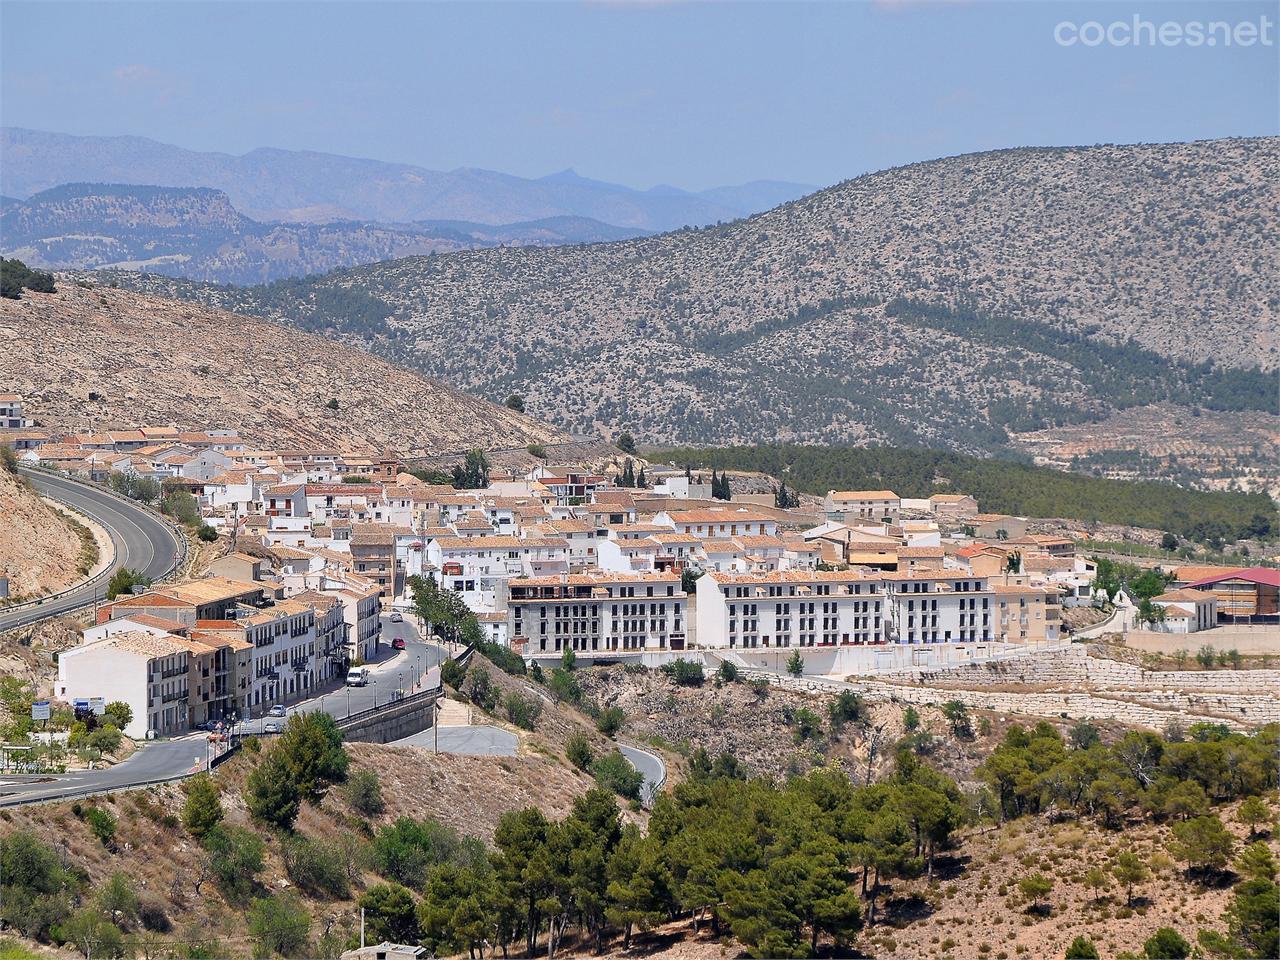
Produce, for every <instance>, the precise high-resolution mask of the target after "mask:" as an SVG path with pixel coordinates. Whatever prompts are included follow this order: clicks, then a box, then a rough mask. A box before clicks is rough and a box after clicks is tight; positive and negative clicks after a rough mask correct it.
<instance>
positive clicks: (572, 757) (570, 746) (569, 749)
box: [564, 733, 594, 770]
mask: <svg viewBox="0 0 1280 960" xmlns="http://www.w3.org/2000/svg"><path fill="white" fill-rule="evenodd" d="M564 755H565V757H567V758H568V760H569V762H570V763H572V764H573V765H574V766H575V767H577V768H578V769H579V770H587V769H590V767H591V761H592V760H593V759H594V754H593V753H592V752H591V744H590V743H589V742H588V740H587V738H586V735H585V734H582V733H575V734H573V735H572V736H570V737H569V740H568V742H567V743H566V744H565V750H564Z"/></svg>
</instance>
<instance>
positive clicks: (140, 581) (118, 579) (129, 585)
mask: <svg viewBox="0 0 1280 960" xmlns="http://www.w3.org/2000/svg"><path fill="white" fill-rule="evenodd" d="M149 586H151V580H150V579H149V578H147V577H144V576H143V575H142V574H141V573H139V572H138V571H137V570H131V569H130V568H128V567H121V568H120V569H119V570H117V571H116V572H115V573H113V574H112V575H111V579H110V580H108V581H107V599H108V600H114V599H115V598H116V597H118V596H121V595H122V594H127V593H130V592H131V591H132V590H133V588H134V587H149Z"/></svg>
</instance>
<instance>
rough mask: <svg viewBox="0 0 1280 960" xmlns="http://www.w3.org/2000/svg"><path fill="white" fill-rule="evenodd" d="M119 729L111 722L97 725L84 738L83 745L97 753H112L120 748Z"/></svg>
mask: <svg viewBox="0 0 1280 960" xmlns="http://www.w3.org/2000/svg"><path fill="white" fill-rule="evenodd" d="M121 740H122V738H121V736H120V730H119V729H118V728H117V727H116V725H115V724H113V723H107V724H104V725H102V726H101V727H98V728H97V729H96V730H94V731H93V732H92V733H90V734H89V735H88V736H87V737H85V739H84V745H85V746H86V747H88V748H89V749H90V750H97V751H98V752H99V753H107V754H114V753H115V752H116V751H117V750H119V749H120V743H121Z"/></svg>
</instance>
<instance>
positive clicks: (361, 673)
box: [347, 667, 369, 687]
mask: <svg viewBox="0 0 1280 960" xmlns="http://www.w3.org/2000/svg"><path fill="white" fill-rule="evenodd" d="M368 682H369V668H368V667H352V668H351V669H350V670H348V671H347V686H348V687H363V686H364V685H365V684H367V683H368Z"/></svg>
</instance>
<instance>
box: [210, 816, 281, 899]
mask: <svg viewBox="0 0 1280 960" xmlns="http://www.w3.org/2000/svg"><path fill="white" fill-rule="evenodd" d="M204 849H205V851H206V852H207V853H208V855H209V872H210V873H211V874H212V875H213V878H214V879H215V880H216V881H217V883H218V887H219V889H221V890H222V893H223V896H225V897H226V898H227V899H228V900H230V901H232V902H233V903H244V902H245V901H247V900H248V899H249V895H250V894H251V893H252V892H253V888H254V884H255V883H256V878H257V876H258V874H259V873H260V872H261V871H262V858H263V854H264V852H265V851H266V847H265V845H264V844H263V842H262V838H261V837H259V836H258V835H257V834H256V833H254V832H253V831H252V830H246V829H245V828H244V827H237V826H233V825H231V824H226V823H220V824H218V825H217V826H215V827H214V828H213V829H211V830H210V831H209V832H208V833H207V834H205V838H204Z"/></svg>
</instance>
